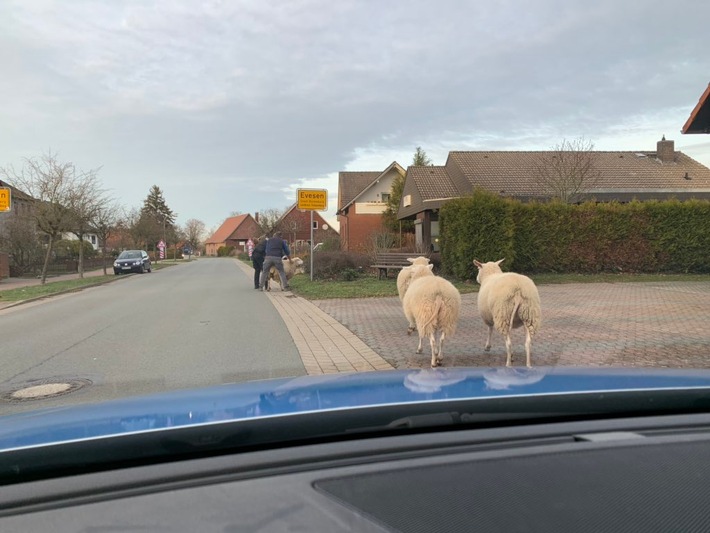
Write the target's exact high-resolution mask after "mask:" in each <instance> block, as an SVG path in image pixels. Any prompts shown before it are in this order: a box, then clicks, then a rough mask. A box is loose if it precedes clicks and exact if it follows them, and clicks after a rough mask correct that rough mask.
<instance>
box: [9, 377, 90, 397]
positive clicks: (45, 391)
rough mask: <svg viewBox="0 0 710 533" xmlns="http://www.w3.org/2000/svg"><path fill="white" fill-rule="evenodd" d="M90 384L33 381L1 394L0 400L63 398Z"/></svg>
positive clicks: (50, 380) (83, 381) (56, 380)
mask: <svg viewBox="0 0 710 533" xmlns="http://www.w3.org/2000/svg"><path fill="white" fill-rule="evenodd" d="M91 384H92V382H91V380H88V379H84V378H72V379H64V378H58V379H42V380H35V381H29V382H26V383H20V384H17V385H15V386H14V387H13V388H12V389H11V390H9V391H5V392H3V393H2V395H1V396H0V398H2V399H3V400H6V401H10V402H27V401H32V400H46V399H47V398H55V397H57V396H64V395H65V394H69V393H71V392H74V391H76V390H79V389H81V388H83V387H86V386H87V385H91Z"/></svg>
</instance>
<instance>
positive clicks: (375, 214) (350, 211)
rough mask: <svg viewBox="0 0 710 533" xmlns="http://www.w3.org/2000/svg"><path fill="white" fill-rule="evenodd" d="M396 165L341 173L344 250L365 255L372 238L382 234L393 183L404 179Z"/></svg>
mask: <svg viewBox="0 0 710 533" xmlns="http://www.w3.org/2000/svg"><path fill="white" fill-rule="evenodd" d="M404 175H405V171H404V169H403V168H402V167H401V166H400V165H399V163H397V162H396V161H393V162H392V163H391V164H390V165H389V166H388V167H387V168H386V169H385V170H384V171H381V172H378V171H375V172H340V173H338V210H337V211H336V215H337V216H338V222H339V223H340V242H341V246H342V249H343V250H348V251H364V250H365V249H367V247H368V244H369V240H370V237H371V235H372V234H374V233H379V232H382V231H383V228H382V213H384V211H385V209H386V208H387V200H388V199H389V195H390V191H391V190H392V183H393V182H394V179H395V178H396V177H397V176H404Z"/></svg>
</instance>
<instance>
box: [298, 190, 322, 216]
mask: <svg viewBox="0 0 710 533" xmlns="http://www.w3.org/2000/svg"><path fill="white" fill-rule="evenodd" d="M296 207H298V209H302V210H304V211H327V210H328V191H327V190H326V189H298V205H297V206H296Z"/></svg>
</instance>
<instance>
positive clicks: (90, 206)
mask: <svg viewBox="0 0 710 533" xmlns="http://www.w3.org/2000/svg"><path fill="white" fill-rule="evenodd" d="M97 172H98V170H90V171H88V172H85V173H84V174H83V175H82V176H80V178H79V180H78V183H77V187H76V188H75V190H74V191H72V194H71V195H70V204H69V206H70V208H71V211H72V213H73V222H72V227H71V232H72V233H73V234H74V235H76V237H77V239H79V243H80V246H79V265H78V271H79V277H80V278H83V277H84V246H83V243H84V237H85V236H86V234H87V233H89V231H90V230H91V229H92V228H93V227H94V226H95V225H96V217H97V215H98V213H99V211H100V210H101V209H102V208H103V207H104V206H106V205H107V204H108V199H107V198H106V196H105V191H104V190H102V189H101V188H100V187H99V181H98V177H97ZM104 274H106V265H104Z"/></svg>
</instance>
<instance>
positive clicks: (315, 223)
mask: <svg viewBox="0 0 710 533" xmlns="http://www.w3.org/2000/svg"><path fill="white" fill-rule="evenodd" d="M313 229H318V221H317V220H314V221H313Z"/></svg>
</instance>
